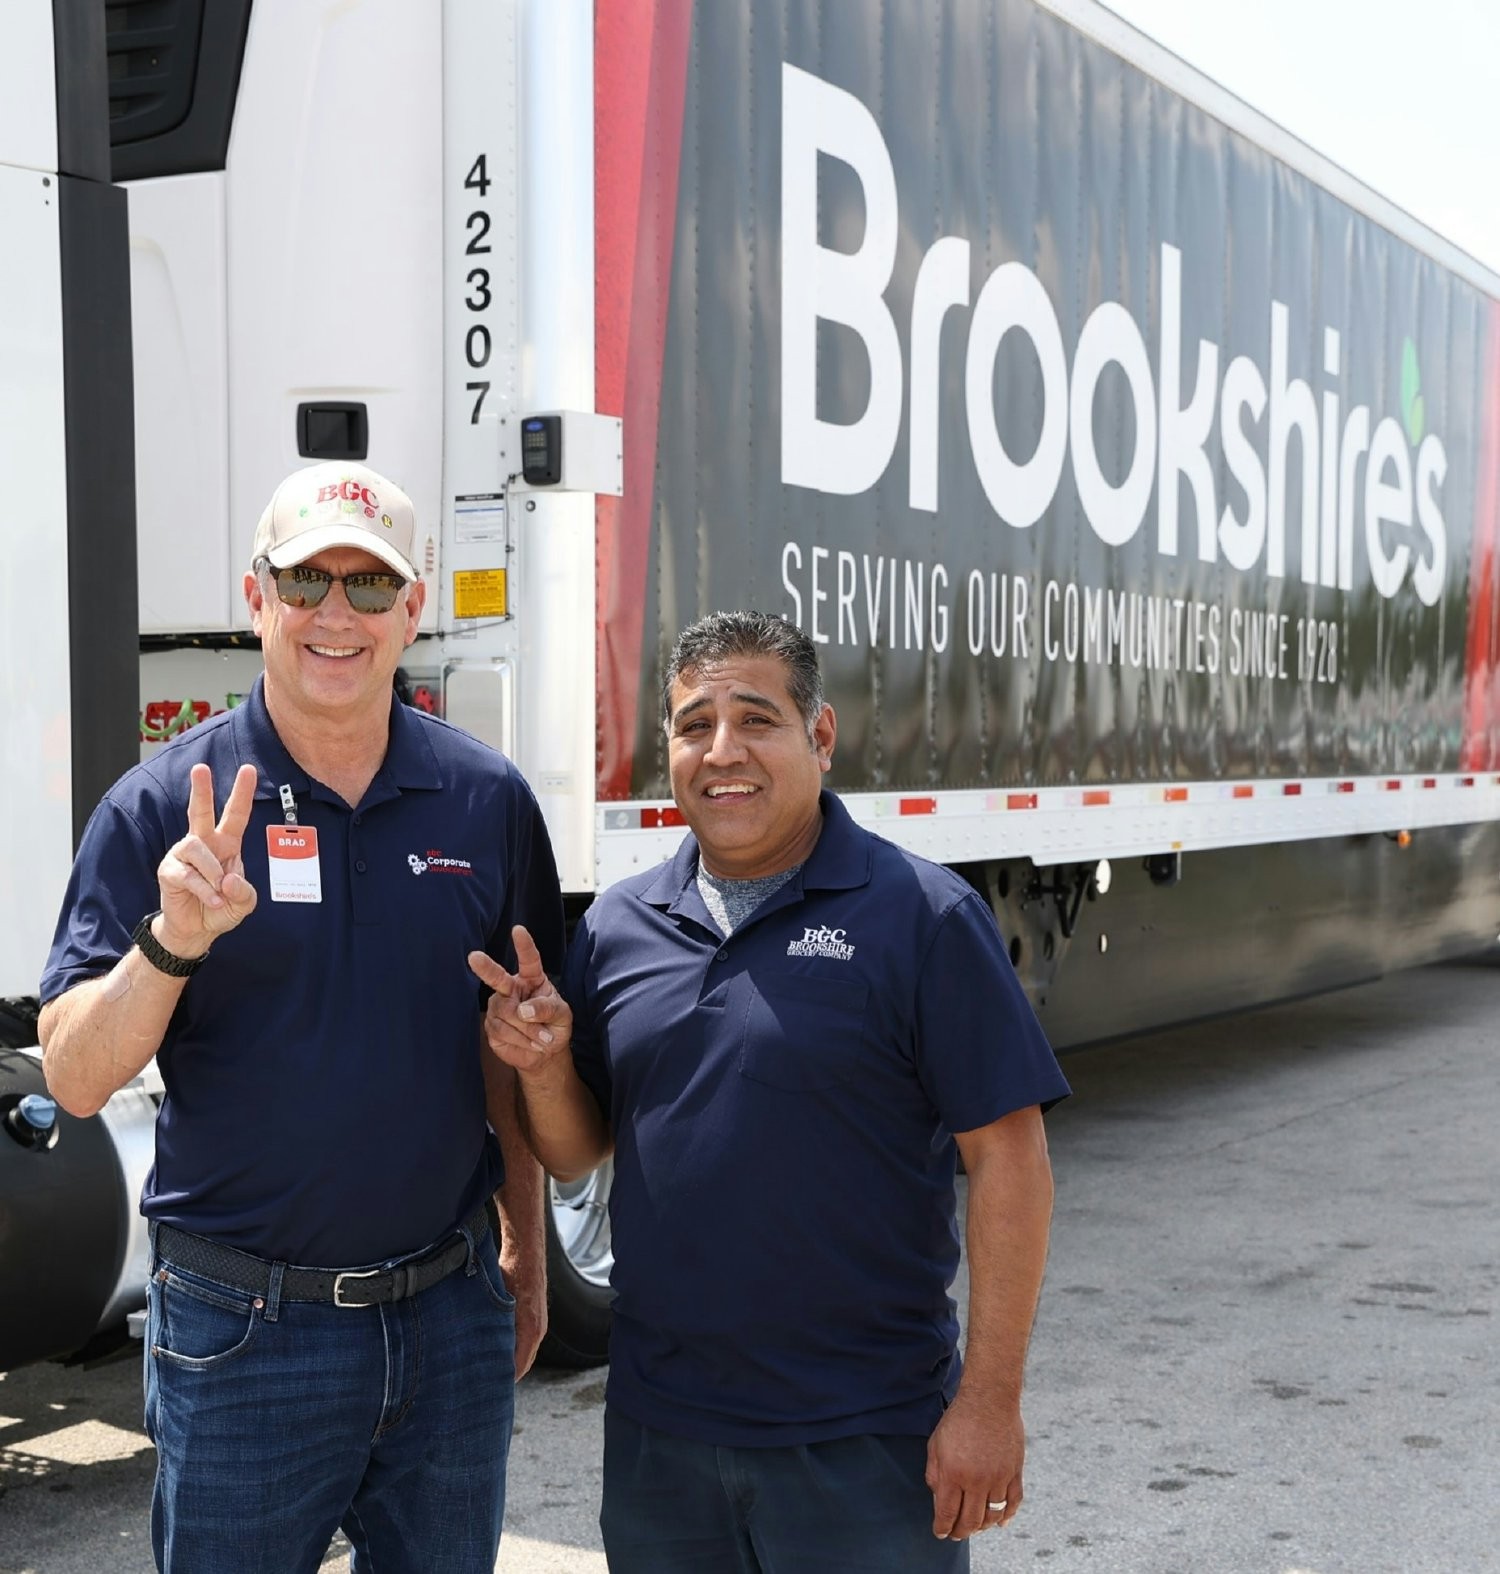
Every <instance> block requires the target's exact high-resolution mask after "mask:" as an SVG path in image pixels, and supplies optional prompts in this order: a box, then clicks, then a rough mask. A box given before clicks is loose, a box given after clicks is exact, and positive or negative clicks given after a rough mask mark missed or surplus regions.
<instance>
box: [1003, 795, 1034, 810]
mask: <svg viewBox="0 0 1500 1574" xmlns="http://www.w3.org/2000/svg"><path fill="white" fill-rule="evenodd" d="M1005 807H1006V808H1007V809H1034V808H1036V794H1035V793H1034V792H1011V793H1007V794H1006V795H1005Z"/></svg>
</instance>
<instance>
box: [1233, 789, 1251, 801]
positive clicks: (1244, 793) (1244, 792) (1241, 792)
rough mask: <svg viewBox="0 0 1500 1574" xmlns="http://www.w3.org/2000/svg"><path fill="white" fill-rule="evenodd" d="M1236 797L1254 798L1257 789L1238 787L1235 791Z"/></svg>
mask: <svg viewBox="0 0 1500 1574" xmlns="http://www.w3.org/2000/svg"><path fill="white" fill-rule="evenodd" d="M1234 795H1235V797H1236V798H1253V797H1254V796H1255V789H1254V788H1253V787H1236V788H1235V789H1234Z"/></svg>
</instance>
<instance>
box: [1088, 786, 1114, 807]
mask: <svg viewBox="0 0 1500 1574" xmlns="http://www.w3.org/2000/svg"><path fill="white" fill-rule="evenodd" d="M1108 802H1109V794H1108V793H1107V792H1102V791H1099V790H1097V789H1096V790H1094V791H1091V792H1086V793H1084V795H1083V806H1084V808H1085V809H1094V808H1097V807H1098V806H1099V805H1100V804H1101V803H1108Z"/></svg>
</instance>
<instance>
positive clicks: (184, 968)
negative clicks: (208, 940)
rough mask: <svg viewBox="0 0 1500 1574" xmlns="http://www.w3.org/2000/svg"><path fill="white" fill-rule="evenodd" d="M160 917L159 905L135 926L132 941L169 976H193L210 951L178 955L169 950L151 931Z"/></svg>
mask: <svg viewBox="0 0 1500 1574" xmlns="http://www.w3.org/2000/svg"><path fill="white" fill-rule="evenodd" d="M160 917H161V909H160V908H159V907H158V908H157V909H156V911H155V912H154V913H147V914H146V916H145V917H144V918H143V919H142V920H141V921H140V923H138V924H137V925H136V926H135V933H134V934H133V935H131V937H130V939H131V942H132V943H133V944H134V946H135V948H136V949H137V950H138V951H139V952H140V953H141V955H142V956H143V957H145V959H146V960H147V961H148V962H149V963H150V964H151V965H152V967H154V968H155V969H156V970H157V971H158V972H160V973H165V974H166V975H167V977H168V978H191V977H192V975H193V974H194V973H196V972H197V971H198V969H199V968H200V967H202V966H203V964H204V963H205V962H206V961H207V960H208V952H207V951H205V952H204V953H203V955H202V956H177V955H176V954H175V953H173V952H171V951H169V950H167V948H166V947H165V946H164V945H163V944H162V943H161V941H160V940H158V939H157V938H156V936H155V935H154V934H152V933H151V925H152V924H153V923H154V922H155V920H156V919H158V918H160Z"/></svg>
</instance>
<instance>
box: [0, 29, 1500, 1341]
mask: <svg viewBox="0 0 1500 1574" xmlns="http://www.w3.org/2000/svg"><path fill="white" fill-rule="evenodd" d="M0 29H3V33H4V44H5V47H4V48H3V49H0V201H3V212H4V216H5V223H6V232H7V236H8V244H7V246H6V248H5V249H4V252H3V254H0V398H3V409H4V412H5V419H4V421H3V422H0V454H3V456H4V457H3V465H4V475H5V478H6V489H7V494H8V499H9V501H10V503H11V519H10V522H9V524H8V526H7V529H6V532H5V547H4V558H3V565H0V602H3V611H4V616H3V618H0V649H3V656H4V660H3V665H0V696H3V704H4V712H3V716H4V722H5V730H6V737H7V740H8V747H7V751H6V756H7V760H6V769H5V773H4V780H5V794H6V797H5V803H6V807H7V811H8V812H7V813H6V814H5V815H4V816H3V817H0V818H3V823H4V826H5V830H4V833H3V835H4V841H3V848H4V860H5V867H4V871H3V872H4V879H3V891H4V896H3V905H0V996H4V997H5V1003H4V1008H3V1013H0V1034H3V1043H4V1045H5V1046H6V1047H4V1048H3V1049H0V1125H3V1127H4V1130H0V1367H5V1366H11V1365H15V1364H18V1363H20V1362H21V1361H25V1360H31V1359H38V1358H43V1357H51V1356H60V1355H69V1354H74V1355H76V1354H78V1353H80V1352H81V1353H83V1354H87V1353H89V1352H90V1351H93V1350H97V1349H99V1348H100V1347H101V1343H100V1342H101V1341H108V1340H110V1339H112V1338H114V1337H116V1334H115V1330H116V1329H117V1328H118V1327H119V1325H120V1324H121V1323H122V1322H123V1321H124V1320H125V1318H126V1316H127V1315H128V1313H129V1311H130V1309H131V1307H132V1306H133V1305H135V1304H136V1302H137V1301H138V1300H139V1294H140V1292H139V1286H140V1285H141V1282H142V1280H143V1278H144V1259H145V1237H144V1232H143V1228H142V1224H141V1221H140V1219H139V1217H138V1214H137V1212H136V1200H137V1196H138V1193H139V1188H140V1182H141V1179H142V1177H143V1174H144V1171H145V1168H146V1166H147V1165H148V1164H149V1162H150V1156H151V1136H152V1122H153V1120H154V1116H155V1109H156V1099H157V1097H158V1096H159V1084H156V1083H154V1082H153V1079H152V1076H151V1074H150V1073H149V1072H148V1073H147V1075H146V1076H145V1077H143V1078H142V1079H141V1080H140V1082H139V1083H138V1084H137V1085H134V1086H132V1087H129V1088H126V1089H124V1090H122V1092H121V1093H120V1094H118V1095H116V1097H115V1099H114V1100H112V1101H111V1103H110V1105H109V1106H108V1107H107V1108H106V1109H105V1111H104V1112H103V1113H102V1114H101V1115H100V1116H98V1117H96V1118H95V1119H94V1120H91V1121H75V1120H72V1119H71V1118H69V1117H67V1116H66V1115H63V1114H59V1113H56V1112H54V1111H51V1110H50V1109H49V1107H48V1106H47V1104H46V1102H45V1089H44V1085H43V1082H42V1078H41V1073H40V1069H39V1063H38V1055H37V1051H36V1049H35V1031H34V1024H35V1010H36V1002H35V998H34V996H35V989H36V980H37V977H38V975H39V973H40V970H41V965H42V961H43V958H44V956H45V953H46V949H47V945H48V941H49V937H50V934H51V930H52V926H53V923H54V920H55V915H56V911H57V907H58V902H59V898H60V896H61V893H62V889H63V886H64V882H65V879H66V876H67V871H68V867H69V863H70V858H71V853H72V849H73V846H74V843H75V839H76V837H77V834H78V832H79V830H80V828H81V825H82V823H83V820H84V819H85V818H86V817H87V814H88V813H89V811H90V810H91V808H92V807H93V805H94V803H95V802H96V801H97V799H98V797H99V795H100V794H101V793H102V791H103V790H104V789H105V787H106V786H107V785H108V783H109V782H110V780H112V779H113V777H114V776H115V775H117V774H118V773H119V772H120V771H122V770H123V769H125V768H126V767H127V766H128V765H129V764H130V763H131V762H132V761H133V760H135V759H138V758H144V757H148V756H150V755H151V754H152V753H153V752H154V751H156V750H159V749H161V748H166V747H170V746H171V739H172V737H173V736H175V735H177V734H178V733H180V732H181V731H183V730H184V729H186V728H188V727H190V726H192V725H194V724H195V723H196V722H197V721H199V720H201V719H203V718H204V717H206V716H208V715H210V714H213V713H215V712H217V711H219V710H222V709H224V708H227V707H230V706H233V705H234V704H236V703H237V702H238V700H239V699H240V697H241V696H243V695H244V694H245V692H246V691H247V690H248V689H249V687H250V685H251V684H252V682H253V681H254V675H255V672H256V670H257V654H256V651H255V649H254V641H253V640H252V639H251V638H250V636H249V632H248V622H247V613H246V609H245V606H244V604H243V599H242V596H241V592H240V582H241V577H242V574H243V571H244V569H245V567H246V566H247V563H248V558H249V550H250V539H251V534H252V532H253V529H254V524H255V520H256V517H257V514H258V511H259V509H260V507H261V505H262V503H263V501H264V499H265V498H266V497H267V496H268V495H269V494H270V492H271V490H272V488H273V487H274V485H275V484H276V482H277V481H278V480H279V479H280V477H281V476H282V475H283V474H284V473H285V472H286V471H287V470H289V469H290V468H292V467H294V466H295V465H296V464H298V463H299V462H304V461H305V462H309V463H310V462H313V461H316V460H324V459H359V460H368V461H369V462H370V463H371V464H372V465H374V466H375V467H376V468H378V469H379V470H381V471H383V472H384V473H386V474H388V475H390V476H392V477H393V478H395V479H396V480H398V481H399V482H400V483H401V484H402V485H403V486H404V487H405V488H406V489H407V490H408V491H409V492H410V494H411V495H412V497H413V498H414V500H415V502H416V505H417V510H418V515H419V519H420V522H421V537H422V540H421V553H420V567H421V569H422V572H423V574H424V576H425V577H426V579H427V580H428V582H429V585H430V594H429V596H428V600H427V609H426V612H425V615H424V621H423V626H422V633H421V637H420V638H419V640H418V641H417V643H416V644H415V645H414V646H413V647H412V648H411V650H410V651H409V652H408V656H407V661H406V664H405V666H404V668H403V670H402V672H401V673H400V674H399V675H398V684H399V687H400V690H401V693H402V697H403V698H404V699H406V700H407V702H409V703H411V704H415V705H421V706H423V707H426V708H428V709H430V710H433V711H435V712H437V713H439V714H442V715H444V716H445V717H447V718H448V719H449V720H450V721H453V722H455V723H457V724H459V725H461V726H463V727H466V728H468V729H470V730H472V731H473V732H474V733H476V734H477V735H478V736H480V737H482V738H484V739H485V740H487V741H489V742H492V743H494V744H495V745H496V746H497V747H499V748H501V749H502V750H503V751H504V752H505V753H506V754H507V755H509V756H510V757H511V758H513V759H514V760H516V761H517V762H518V764H519V765H520V767H521V768H522V770H523V771H524V773H525V774H526V776H527V778H528V780H529V781H530V782H531V784H532V786H533V788H534V789H535V791H536V793H537V796H538V798H539V800H540V802H541V805H542V807H543V810H544V812H545V814H546V817H547V822H548V825H549V827H550V830H551V835H552V839H553V842H554V846H555V849H556V853H557V859H558V867H559V871H560V874H561V878H562V883H563V887H564V892H565V897H566V900H567V903H568V905H569V907H570V909H571V911H573V912H574V913H575V914H576V913H577V912H579V911H581V910H582V909H583V908H584V907H585V906H586V905H587V903H588V902H589V901H590V900H591V899H592V898H593V897H594V895H596V894H597V893H598V892H599V891H600V890H601V889H603V888H605V887H606V886H608V885H609V884H610V883H611V882H612V881H614V880H617V879H619V878H621V877H623V876H625V875H627V874H629V873H632V872H634V871H637V870H640V869H642V868H646V867H649V866H651V865H653V864H655V863H656V862H657V861H659V860H661V859H663V858H665V857H667V856H668V855H670V853H671V852H672V851H673V850H674V848H675V846H676V845H677V842H678V840H679V839H680V837H681V836H682V834H683V825H682V820H681V817H680V815H679V814H678V811H677V810H676V808H675V807H674V805H673V803H672V801H671V795H670V790H669V785H668V777H667V765H666V750H665V740H664V735H663V731H662V727H661V725H660V721H659V700H658V689H659V684H660V677H661V672H662V668H663V664H664V659H665V655H666V652H667V649H668V647H669V645H670V642H671V640H672V637H673V635H674V634H675V632H676V631H677V630H678V629H679V628H680V627H681V626H682V625H684V624H685V623H687V622H689V621H691V620H692V619H694V618H696V617H698V616H700V615H702V614H703V613H705V612H708V611H710V610H713V609H716V608H722V607H736V606H754V607H758V608H761V609H764V610H769V611H772V612H777V613H780V614H782V615H784V616H786V617H787V618H789V619H791V620H792V621H793V622H795V623H797V624H798V625H800V626H801V627H802V628H804V629H805V630H807V631H808V632H809V634H810V635H811V637H812V639H813V640H814V641H815V642H816V644H817V646H818V649H819V652H820V655H821V659H822V665H823V669H824V674H825V679H826V682H827V686H828V692H829V698H830V699H831V701H832V703H833V705H834V707H835V710H836V712H837V715H838V720H839V734H840V738H839V748H838V751H837V755H836V757H835V760H834V764H833V773H832V777H831V785H832V786H833V787H834V788H835V789H836V790H838V791H839V792H840V793H841V794H842V795H843V798H844V801H845V802H846V803H847V805H848V806H849V808H850V810H851V812H852V813H853V815H854V816H855V818H856V819H858V820H859V821H861V822H862V823H864V824H867V825H869V826H872V827H873V828H875V829H876V830H877V831H879V832H880V833H881V834H883V835H885V836H887V837H890V838H891V839H893V840H896V841H898V842H901V843H902V844H904V845H906V846H908V847H911V848H913V849H915V850H916V851H917V852H920V853H922V854H925V855H926V856H928V857H931V858H934V859H936V860H939V861H940V862H943V863H945V864H948V865H951V866H953V867H954V868H956V869H959V870H961V871H962V872H963V874H964V875H965V876H966V877H967V878H968V879H969V880H970V881H971V882H972V883H973V884H974V885H975V887H976V888H977V889H978V890H980V891H981V892H982V893H983V894H984V895H985V896H986V897H987V898H988V900H989V902H990V904H991V906H992V907H993V910H994V912H995V915H996V919H997V922H998V923H999V925H1000V928H1001V930H1002V932H1003V934H1004V936H1005V938H1006V940H1007V943H1008V946H1009V950H1010V955H1011V958H1012V960H1013V962H1014V965H1015V967H1016V969H1017V972H1018V974H1019V975H1020V977H1021V979H1022V981H1023V982H1024V984H1025V986H1026V988H1027V991H1028V993H1029V995H1030V998H1031V999H1032V1001H1033V1003H1034V1005H1035V1007H1036V1010H1037V1012H1038V1014H1039V1016H1040V1018H1041V1020H1042V1022H1043V1024H1044V1025H1045V1027H1046V1028H1047V1030H1048V1032H1049V1034H1050V1036H1051V1037H1052V1039H1053V1041H1054V1043H1055V1044H1057V1046H1058V1047H1059V1048H1063V1049H1066V1048H1069V1047H1072V1046H1076V1045H1080V1044H1084V1043H1094V1042H1098V1041H1101V1040H1104V1039H1108V1038H1110V1037H1113V1036H1118V1035H1123V1034H1127V1033H1133V1032H1137V1031H1140V1030H1142V1029H1145V1028H1148V1027H1154V1026H1160V1025H1163V1024H1167V1023H1172V1022H1178V1021H1185V1020H1189V1019H1194V1018H1202V1017H1208V1016H1212V1015H1214V1014H1217V1013H1223V1012H1230V1011H1238V1010H1244V1009H1247V1008H1250V1007H1254V1006H1256V1005H1259V1004H1262V1003H1266V1002H1269V1001H1273V1000H1279V999H1285V998H1289V997H1293V996H1297V995H1299V994H1303V993H1308V992H1312V991H1317V990H1325V989H1331V988H1336V987H1339V986H1342V985H1346V984H1350V983H1353V982H1356V981H1359V980H1363V979H1368V978H1372V977H1375V976H1377V975H1380V974H1382V973H1384V972H1386V971H1388V970H1390V969H1393V968H1397V967H1404V966H1410V965H1414V964H1418V963H1422V962H1427V961H1430V960H1434V959H1436V958H1439V957H1444V956H1449V955H1453V954H1457V953H1463V952H1469V951H1473V950H1476V949H1478V948H1481V947H1484V946H1487V945H1488V946H1493V945H1494V944H1495V943H1496V939H1497V934H1500V859H1497V852H1500V594H1497V587H1496V573H1497V567H1496V545H1497V538H1500V279H1497V277H1496V276H1495V275H1494V274H1492V273H1490V272H1489V271H1487V270H1486V269H1485V268H1483V267H1482V266H1480V265H1479V264H1478V263H1477V262H1475V261H1474V260H1473V259H1472V258H1470V257H1468V256H1466V255H1464V254H1463V253H1462V252H1460V251H1458V250H1457V249H1456V248H1455V247H1453V246H1452V245H1450V244H1449V243H1448V242H1446V241H1445V240H1444V239H1443V238H1442V237H1440V236H1438V235H1436V234H1434V233H1433V232H1431V231H1430V230H1428V229H1426V228H1424V227H1423V226H1422V225H1420V224H1419V223H1417V222H1415V221H1414V220H1413V219H1412V218H1411V217H1409V216H1408V215H1407V214H1405V213H1404V212H1401V211H1399V210H1398V209H1396V208H1395V207H1393V206H1392V205H1391V204H1390V203H1389V202H1387V201H1385V200H1384V199H1382V198H1381V197H1380V196H1379V195H1378V194H1377V193H1375V192H1373V191H1371V190H1369V189H1368V188H1366V187H1365V186H1363V185H1361V184H1360V183H1359V182H1358V181H1356V180H1354V179H1353V178H1351V177H1350V176H1349V175H1348V174H1346V173H1345V172H1344V171H1343V170H1341V169H1339V168H1336V167H1335V166H1333V165H1331V164H1330V163H1328V162H1327V161H1326V160H1324V159H1323V158H1321V157H1320V156H1319V155H1318V154H1317V153H1316V152H1315V151H1314V150H1312V149H1310V148H1308V147H1306V146H1304V145H1302V144H1301V143H1299V142H1297V141H1296V140H1295V139H1293V138H1292V137H1290V136H1289V135H1287V134H1286V133H1285V132H1284V131H1282V130H1281V129H1280V128H1278V127H1277V126H1275V125H1273V124H1271V123H1269V122H1268V121H1267V120H1265V119H1264V118H1263V117H1261V116H1260V115H1259V114H1257V113H1256V112H1255V111H1254V110H1253V109H1251V108H1250V107H1249V106H1247V105H1246V104H1244V103H1243V102H1241V101H1239V100H1238V99H1236V98H1234V97H1232V96H1231V95H1230V94H1228V93H1227V92H1225V91H1224V90H1222V89H1221V88H1220V87H1218V86H1217V85H1216V84H1215V83H1213V82H1212V81H1209V80H1207V79H1206V78H1204V77H1202V76H1200V75H1198V74H1196V73H1195V72H1194V71H1193V70H1191V69H1190V68H1188V67H1187V66H1186V65H1185V64H1184V63H1183V62H1181V61H1180V60H1178V59H1176V58H1175V57H1173V56H1171V55H1169V54H1168V53H1166V52H1165V51H1164V50H1162V49H1160V48H1159V47H1157V46H1156V45H1154V44H1153V43H1152V42H1150V41H1149V40H1148V39H1146V38H1145V37H1143V36H1142V35H1140V34H1138V33H1137V32H1135V31H1133V30H1132V29H1131V28H1129V27H1128V26H1126V25H1125V24H1124V23H1123V22H1121V21H1120V20H1119V19H1118V18H1116V17H1115V16H1114V15H1113V14H1112V13H1111V12H1109V11H1108V10H1106V9H1104V8H1103V7H1101V6H1099V5H1097V4H1094V3H1092V0H962V3H952V0H867V3H854V0H848V3H841V4H827V3H818V0H753V3H752V0H728V3H721V0H698V3H696V4H694V3H691V0H592V3H591V0H347V3H344V4H341V5H338V6H321V5H316V6H315V5H308V4H306V3H305V0H213V3H212V4H210V3H208V0H181V3H179V4H178V5H176V6H175V7H171V8H168V7H161V6H158V5H156V4H154V3H152V0H95V3H94V4H73V3H71V0H55V3H53V0H14V3H13V4H12V5H11V6H10V7H8V9H7V13H6V19H5V21H4V22H3V23H0ZM974 1052H975V1053H983V1052H984V1048H983V1046H982V1045H976V1046H975V1051H974ZM1149 1158H1150V1156H1149V1154H1147V1153H1143V1154H1142V1155H1141V1161H1142V1162H1143V1163H1147V1162H1149ZM608 1189H609V1172H608V1167H607V1166H605V1167H604V1169H602V1170H601V1171H600V1172H598V1173H596V1174H595V1175H594V1176H592V1177H590V1178H589V1179H588V1180H586V1181H584V1182H581V1183H578V1184H576V1185H573V1186H555V1187H554V1188H553V1192H552V1207H551V1212H550V1220H549V1230H550V1236H549V1245H550V1254H551V1257H550V1266H551V1277H552V1286H553V1288H552V1333H551V1336H550V1344H549V1349H550V1352H551V1354H552V1355H553V1356H554V1358H557V1359H561V1360H569V1361H574V1362H587V1361H591V1360H597V1359H600V1358H601V1357H602V1356H603V1353H604V1338H605V1334H606V1331H607V1322H608V1303H609V1292H608V1270H609V1265H610V1262H611V1254H610V1236H609V1227H608V1214H607V1198H608Z"/></svg>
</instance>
